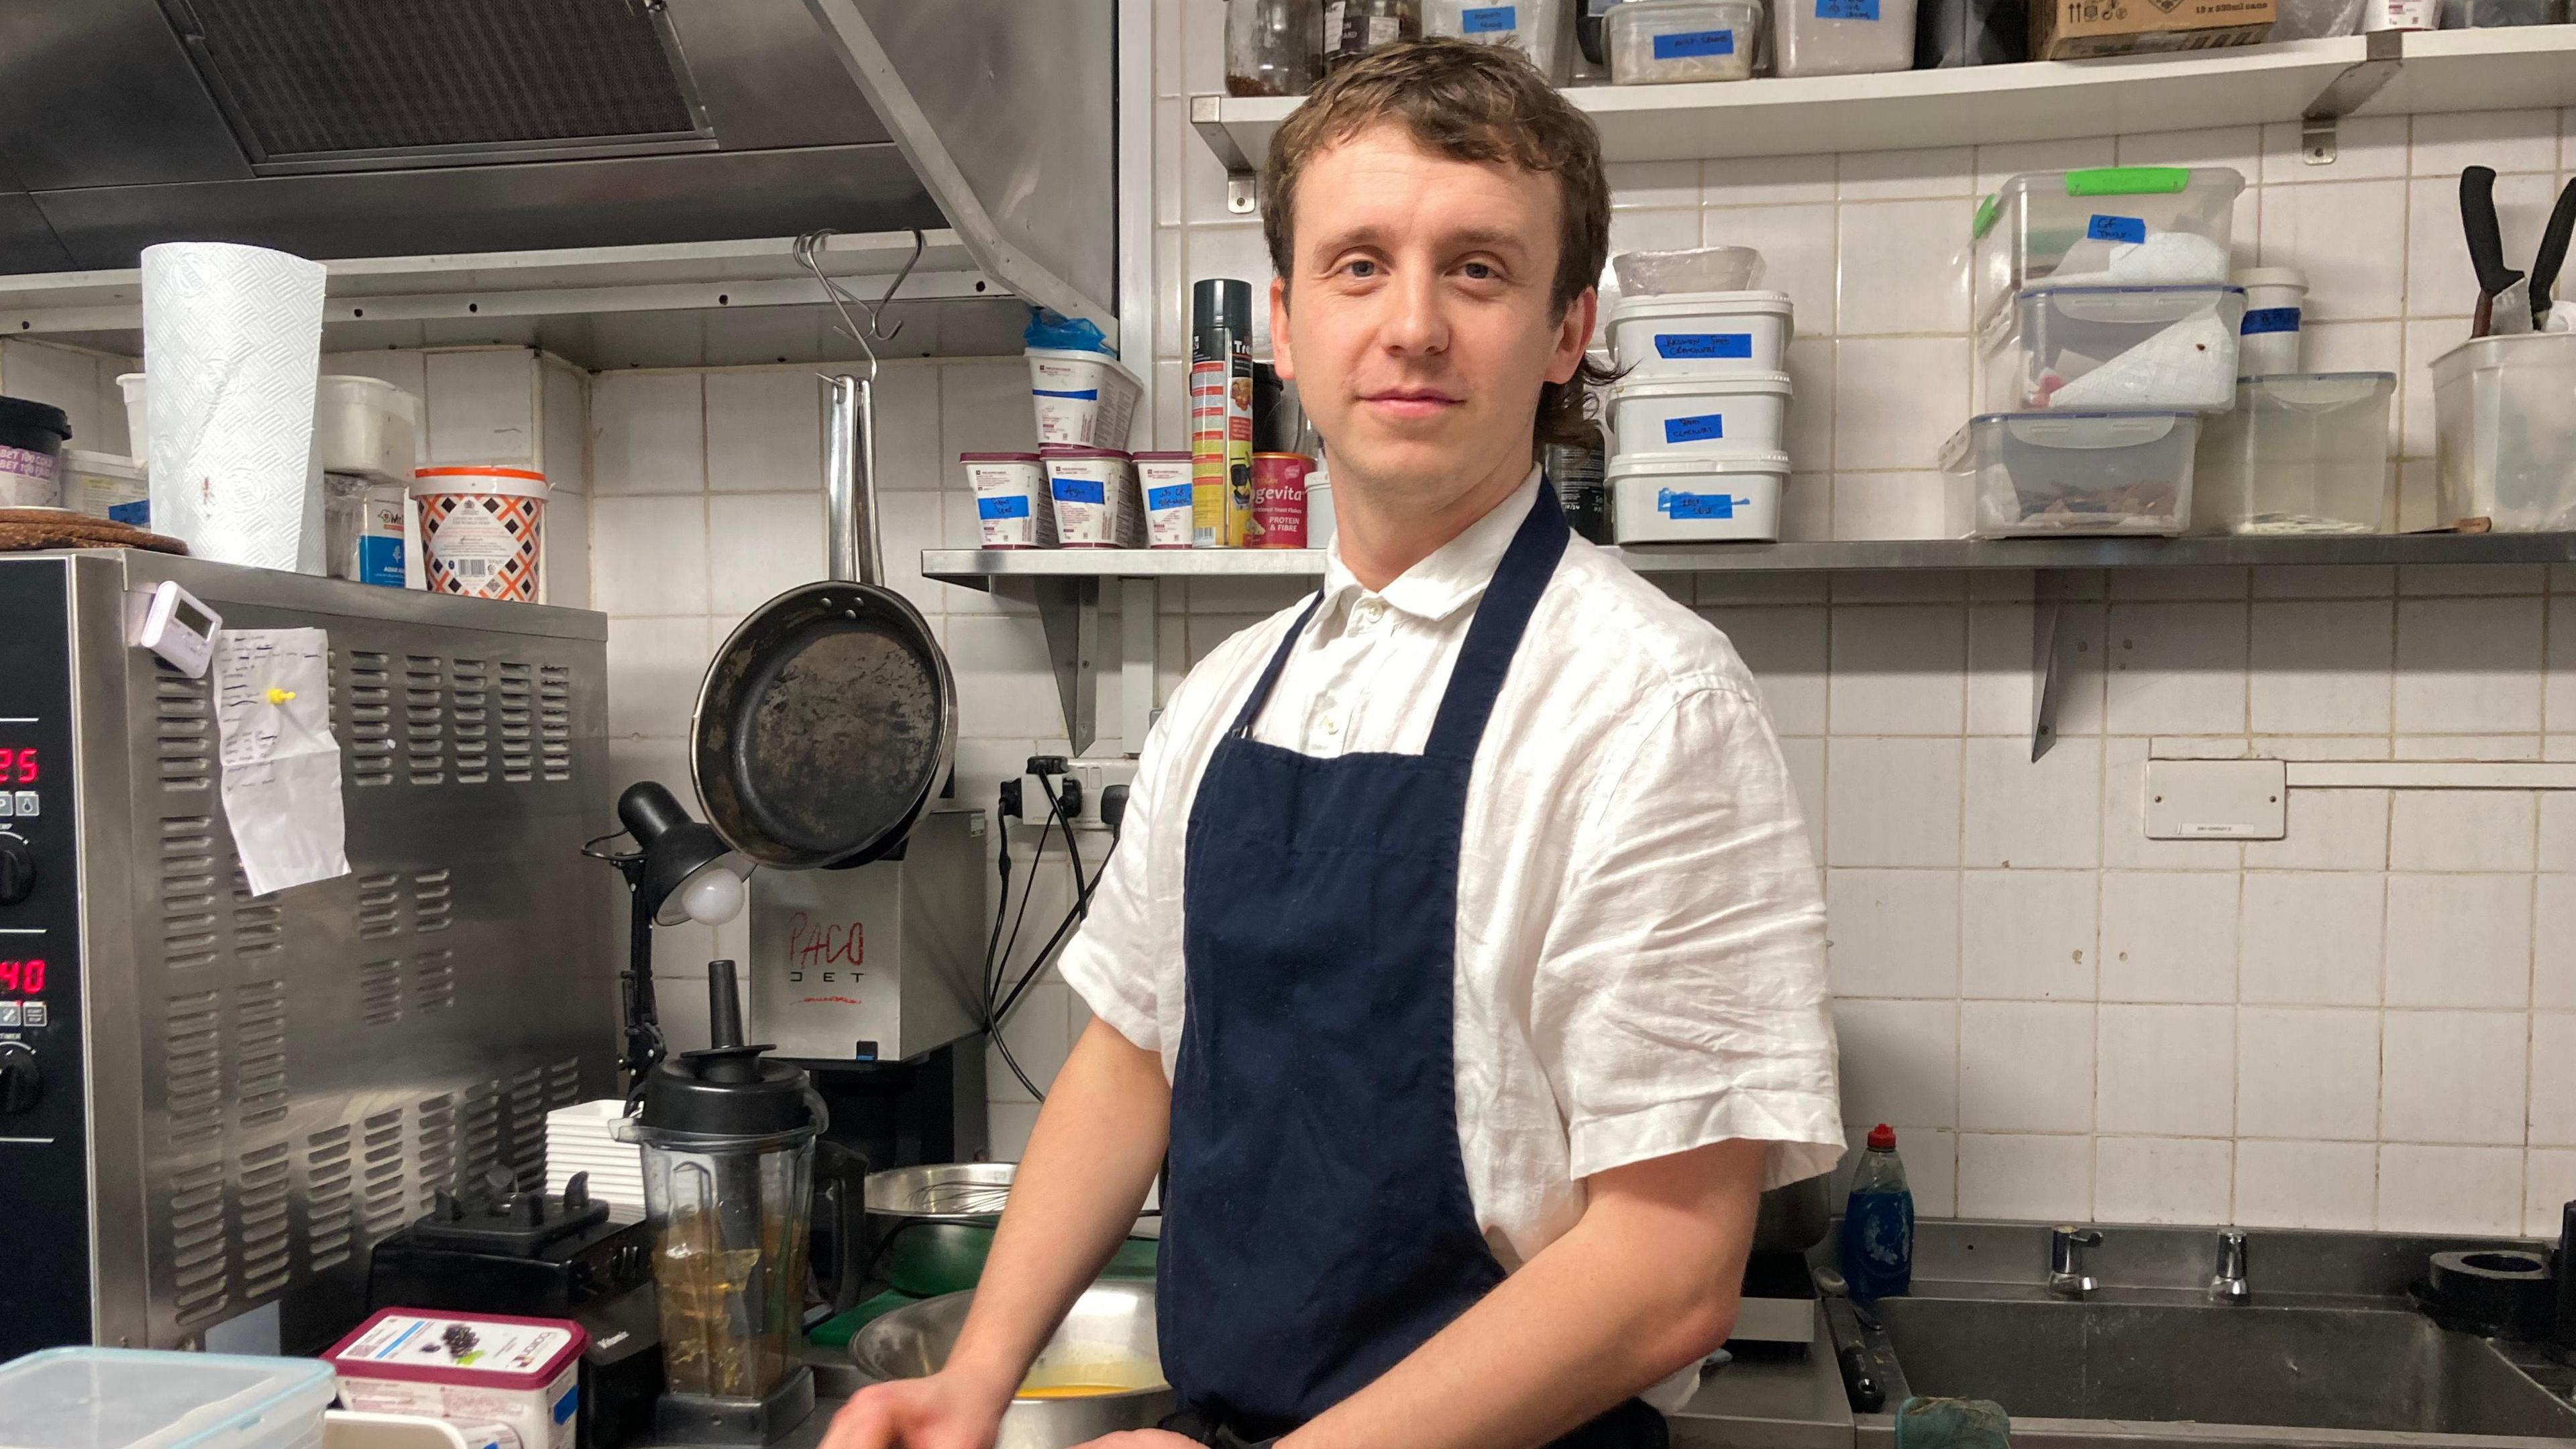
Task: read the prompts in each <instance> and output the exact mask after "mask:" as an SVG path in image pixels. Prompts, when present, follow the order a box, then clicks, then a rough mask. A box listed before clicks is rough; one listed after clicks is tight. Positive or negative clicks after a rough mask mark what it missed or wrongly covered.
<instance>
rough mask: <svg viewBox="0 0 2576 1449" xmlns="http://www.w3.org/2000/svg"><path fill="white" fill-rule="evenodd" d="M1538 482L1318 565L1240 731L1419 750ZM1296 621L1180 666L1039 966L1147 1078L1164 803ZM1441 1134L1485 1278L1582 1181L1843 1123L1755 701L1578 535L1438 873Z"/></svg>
mask: <svg viewBox="0 0 2576 1449" xmlns="http://www.w3.org/2000/svg"><path fill="white" fill-rule="evenodd" d="M1540 486H1541V484H1540V481H1539V476H1538V473H1537V471H1536V470H1535V469H1533V470H1532V471H1531V475H1530V478H1529V480H1528V481H1527V482H1526V483H1524V484H1523V485H1522V487H1521V488H1520V490H1519V491H1518V492H1516V493H1515V494H1513V495H1512V496H1511V497H1510V498H1509V499H1507V500H1505V501H1504V502H1503V503H1502V504H1501V505H1499V506H1497V507H1496V508H1495V509H1494V511H1493V512H1491V513H1489V514H1487V515H1486V516H1485V517H1484V518H1483V519H1481V520H1480V521H1478V522H1477V523H1475V524H1474V525H1472V526H1470V527H1469V528H1468V529H1467V530H1466V531H1465V532H1464V533H1462V534H1460V535H1459V536H1458V537H1457V538H1455V539H1453V540H1451V541H1450V542H1449V543H1448V544H1447V545H1445V546H1444V547H1442V548H1441V549H1440V550H1439V551H1437V552H1435V553H1433V554H1432V555H1431V556H1430V557H1428V558H1426V559H1424V560H1423V561H1422V562H1420V563H1419V564H1416V565H1415V566H1414V567H1413V568H1411V569H1409V570H1407V571H1406V572H1405V573H1404V575H1403V576H1402V577H1400V578H1398V579H1395V580H1394V581H1392V582H1391V583H1389V584H1388V585H1387V587H1386V588H1385V589H1384V590H1383V591H1379V592H1374V593H1373V592H1371V591H1369V590H1367V589H1364V588H1362V587H1361V586H1360V584H1359V582H1358V580H1356V579H1355V578H1353V577H1352V575H1351V573H1350V572H1349V570H1347V569H1345V568H1344V567H1343V566H1342V562H1341V556H1340V554H1339V553H1338V551H1336V552H1335V553H1334V554H1333V556H1332V558H1331V561H1330V564H1329V565H1328V569H1327V572H1326V574H1325V579H1324V598H1323V603H1322V606H1321V607H1320V608H1318V609H1317V610H1316V614H1315V618H1314V620H1313V622H1312V623H1311V625H1310V626H1309V627H1308V629H1307V630H1306V632H1305V633H1304V634H1303V635H1302V636H1301V637H1300V638H1299V640H1298V642H1297V644H1296V646H1295V649H1294V651H1293V652H1292V653H1291V654H1290V656H1289V660H1288V664H1287V667H1286V669H1285V670H1284V671H1283V672H1282V673H1281V675H1280V679H1279V683H1278V686H1277V688H1276V689H1275V690H1274V691H1273V692H1272V694H1271V697H1270V700H1269V702H1268V704H1267V706H1266V707H1265V708H1264V709H1263V710H1262V712H1261V716H1260V718H1259V720H1258V722H1257V723H1256V724H1255V726H1254V729H1253V733H1254V735H1255V736H1256V737H1257V738H1259V739H1261V740H1262V741H1264V742H1266V743H1269V744H1274V745H1279V746H1282V747H1285V748H1288V749H1292V750H1298V751H1301V752H1303V753H1305V754H1308V755H1315V756H1332V755H1339V754H1343V753H1346V752H1353V751H1392V752H1399V753H1409V754H1419V753H1421V751H1422V748H1423V745H1424V743H1425V741H1427V740H1428V738H1429V737H1430V732H1431V722H1432V718H1433V716H1434V715H1435V714H1436V713H1437V712H1438V709H1439V705H1440V700H1441V697H1442V694H1443V693H1444V691H1446V689H1447V688H1448V683H1449V672H1450V669H1451V667H1452V666H1453V665H1454V664H1455V662H1456V660H1457V657H1458V651H1459V647H1460V645H1461V644H1462V643H1463V642H1464V641H1465V639H1466V635H1467V626H1468V623H1469V621H1470V620H1472V619H1473V618H1474V616H1475V611H1476V604H1477V602H1478V600H1479V599H1480V598H1481V597H1482V595H1483V592H1484V589H1485V585H1486V583H1487V582H1488V581H1489V580H1490V579H1491V578H1492V577H1493V573H1494V568H1495V566H1496V565H1497V564H1498V563H1499V562H1500V561H1501V559H1502V555H1503V550H1504V548H1505V547H1506V546H1507V545H1508V544H1509V543H1510V541H1511V538H1512V535H1513V533H1514V532H1515V531H1516V530H1517V529H1518V528H1519V527H1520V525H1521V522H1522V520H1523V519H1524V518H1525V517H1526V516H1527V515H1528V513H1529V509H1530V505H1531V504H1532V502H1533V501H1534V500H1535V499H1536V497H1537V490H1538V488H1539V487H1540ZM1302 608H1303V603H1302V601H1301V603H1300V604H1299V605H1298V606H1296V607H1293V608H1290V609H1287V610H1284V611H1282V612H1281V613H1279V614H1277V615H1275V616H1273V617H1271V618H1270V619H1268V620H1266V621H1264V622H1262V623H1261V624H1258V625H1256V626H1254V627H1252V628H1249V629H1246V630H1244V631H1243V632H1242V633H1240V634H1237V635H1235V636H1234V637H1233V638H1232V639H1229V640H1227V641H1226V642H1225V643H1224V644H1223V645H1221V646H1219V647H1218V648H1217V650H1216V651H1215V652H1214V653H1213V654H1211V655H1209V656H1208V657H1207V658H1206V659H1205V660H1204V661H1202V662H1201V663H1200V664H1199V665H1198V667H1197V668H1195V669H1193V670H1191V671H1190V673H1189V676H1188V678H1186V679H1185V680H1183V681H1182V683H1181V684H1180V686H1179V687H1178V688H1177V689H1176V690H1174V691H1173V693H1172V696H1171V699H1170V702H1169V704H1168V706H1167V707H1166V708H1165V710H1164V711H1163V715H1162V718H1161V719H1160V720H1159V721H1158V722H1157V723H1156V725H1155V728H1154V730H1153V732H1152V734H1151V735H1150V737H1149V738H1148V739H1147V741H1146V745H1145V750H1144V754H1143V756H1142V758H1141V760H1140V761H1139V764H1138V771H1137V777H1136V783H1135V785H1134V787H1133V790H1132V792H1131V794H1130V797H1129V803H1128V809H1127V816H1126V820H1125V823H1124V830H1123V837H1122V839H1121V841H1120V843H1119V845H1118V847H1117V850H1116V853H1115V854H1113V855H1112V856H1111V857H1110V861H1109V864H1108V866H1107V875H1106V877H1105V879H1104V880H1103V881H1102V882H1101V884H1100V887H1099V889H1098V892H1097V894H1096V895H1095V896H1094V898H1093V900H1092V904H1091V912H1090V917H1089V919H1088V920H1087V921H1086V922H1085V924H1084V925H1083V927H1082V929H1081V931H1080V932H1079V933H1078V934H1077V935H1076V936H1075V937H1074V939H1073V940H1072V941H1071V942H1070V943H1069V944H1068V945H1067V947H1066V949H1065V952H1064V955H1063V958H1062V970H1063V973H1064V976H1065V978H1066V979H1067V980H1068V981H1070V982H1071V983H1072V985H1073V987H1074V989H1075V990H1076V991H1078V992H1080V993H1081V995H1082V998H1083V1000H1084V1001H1085V1002H1087V1003H1088V1004H1089V1005H1090V1007H1091V1010H1092V1012H1093V1014H1095V1015H1097V1016H1098V1017H1099V1018H1100V1019H1101V1020H1103V1021H1106V1022H1107V1023H1109V1024H1110V1026H1112V1027H1114V1028H1115V1029H1116V1030H1117V1031H1118V1032H1119V1033H1121V1034H1122V1035H1124V1036H1125V1037H1127V1039H1128V1040H1130V1041H1132V1042H1134V1043H1136V1044H1137V1045H1138V1046H1140V1047H1143V1048H1145V1049H1147V1050H1149V1051H1156V1052H1159V1053H1160V1054H1161V1056H1162V1059H1163V1071H1164V1075H1165V1076H1166V1077H1167V1078H1168V1077H1170V1076H1171V1075H1172V1072H1173V1069H1174V1061H1175V1055H1176V1053H1177V1052H1178V1051H1179V1049H1180V1042H1181V1018H1182V1003H1183V992H1182V972H1183V966H1182V960H1181V881H1182V854H1183V848H1184V841H1185V837H1186V836H1187V833H1188V824H1189V815H1190V806H1191V802H1192V800H1193V798H1194V796H1195V793H1196V791H1197V788H1198V782H1199V779H1200V776H1201V774H1202V773H1203V772H1204V771H1205V769H1206V766H1207V763H1208V758H1209V756H1210V754H1211V753H1212V752H1213V751H1214V750H1215V748H1216V744H1217V741H1218V739H1219V738H1220V737H1221V736H1223V735H1224V733H1225V731H1226V729H1227V728H1228V727H1229V726H1230V725H1231V724H1232V723H1233V720H1234V717H1235V714H1236V713H1237V712H1238V711H1239V710H1240V709H1241V708H1242V706H1243V701H1244V699H1245V698H1246V697H1247V696H1248V695H1249V693H1250V692H1251V689H1252V686H1253V684H1254V682H1255V681H1256V680H1257V679H1258V678H1259V676H1260V674H1261V671H1262V669H1263V667H1264V666H1265V665H1266V664H1267V663H1268V662H1269V659H1270V656H1271V654H1272V652H1273V651H1274V650H1275V649H1276V648H1277V647H1278V644H1279V641H1280V638H1281V636H1282V635H1283V634H1284V633H1285V631H1286V630H1287V629H1288V628H1289V627H1291V626H1292V625H1293V624H1294V623H1295V622H1296V618H1297V615H1298V613H1299V612H1300V611H1301V610H1302ZM1455 969H1456V990H1455V998H1454V1000H1455V1011H1454V1020H1455V1032H1456V1041H1455V1060H1456V1075H1457V1096H1458V1109H1457V1111H1458V1139H1459V1147H1460V1150H1461V1156H1462V1157H1463V1159H1464V1162H1465V1165H1466V1174H1467V1187H1468V1191H1469V1194H1470V1196H1471V1198H1472V1200H1473V1202H1474V1205H1475V1212H1476V1216H1477V1219H1478V1222H1479V1225H1480V1226H1481V1227H1482V1228H1483V1229H1484V1232H1485V1236H1486V1239H1487V1241H1488V1242H1490V1243H1491V1244H1493V1246H1494V1249H1495V1252H1496V1255H1497V1256H1498V1257H1500V1258H1501V1260H1502V1262H1503V1264H1504V1266H1505V1267H1506V1268H1514V1267H1517V1266H1519V1265H1520V1264H1521V1263H1524V1262H1527V1261H1528V1260H1529V1259H1530V1258H1531V1257H1532V1256H1534V1255H1536V1254H1537V1252H1538V1251H1539V1250H1540V1249H1541V1248H1544V1247H1546V1246H1547V1245H1548V1244H1549V1243H1550V1242H1552V1241H1554V1240H1555V1239H1556V1238H1557V1237H1558V1236H1559V1235H1560V1234H1562V1233H1564V1232H1565V1231H1566V1230H1567V1229H1568V1228H1570V1227H1572V1226H1573V1225H1574V1222H1575V1220H1576V1219H1577V1218H1579V1217H1581V1216H1582V1213H1583V1205H1584V1189H1583V1179H1584V1178H1585V1177H1587V1176H1589V1175H1590V1174H1592V1173H1596V1172H1600V1171H1603V1170H1605V1169H1608V1168H1613V1167H1619V1166H1622V1165H1625V1164H1627V1163H1631V1162H1639V1161H1644V1160H1647V1159H1650V1158H1655V1157H1662V1156H1667V1155H1669V1154H1672V1153H1677V1152H1683V1151H1687V1150H1689V1149H1691V1148H1694V1147H1700V1146H1705V1145H1707V1144H1709V1143H1712V1142H1719V1141H1724V1140H1726V1139H1729V1138H1747V1139H1754V1140H1760V1141H1765V1142H1769V1143H1771V1144H1773V1146H1772V1149H1771V1157H1770V1166H1769V1171H1768V1174H1767V1181H1766V1184H1765V1185H1766V1186H1777V1185H1778V1184H1781V1183H1784V1182H1793V1181H1796V1180H1798V1179H1800V1178H1804V1177H1808V1176H1812V1175H1814V1174H1816V1173H1820V1172H1824V1171H1827V1170H1829V1169H1830V1168H1832V1166H1833V1165H1834V1162H1835V1160H1836V1159H1837V1158H1839V1157H1840V1156H1841V1155H1842V1150H1843V1129H1842V1118H1841V1112H1840V1108H1839V1105H1838V1101H1837V1090H1836V1085H1835V1060H1834V1034H1833V1021H1832V1017H1831V1014H1830V1010H1829V996H1828V993H1827V990H1826V985H1825V912H1824V903H1823V899H1822V896H1821V893H1820V892H1819V889H1818V886H1817V879H1816V869H1815V860H1814V856H1813V854H1812V853H1811V852H1810V849H1809V846H1808V843H1807V835H1806V828H1805V825H1804V823H1803V822H1802V821H1801V819H1800V816H1799V811H1798V803H1797V799H1796V797H1795V796H1794V795H1793V794H1792V792H1791V788H1790V783H1789V773H1788V770H1787V768H1786V767H1785V766H1784V765H1783V764H1782V762H1781V758H1780V749H1779V744H1778V742H1777V740H1776V739H1775V738H1774V737H1773V735H1772V733H1771V726H1770V722H1769V721H1768V720H1767V719H1766V718H1765V717H1764V715H1763V713H1762V707H1761V703H1760V701H1759V699H1758V697H1757V695H1756V693H1755V689H1754V684H1753V679H1752V677H1751V675H1749V674H1748V673H1747V672H1746V671H1745V668H1744V663H1743V661H1742V660H1740V659H1738V658H1737V657H1736V654H1735V650H1734V648H1733V646H1731V645H1729V644H1728V643H1727V642H1726V638H1725V636H1724V635H1722V634H1720V633H1719V632H1718V631H1717V630H1716V629H1715V628H1713V627H1711V626H1710V625H1709V624H1708V622H1707V621H1705V620H1703V619H1701V618H1699V617H1698V616H1697V615H1695V614H1693V613H1691V612H1690V611H1689V610H1688V609H1685V608H1683V607H1682V606H1681V605H1679V604H1677V603H1675V602H1673V601H1672V600H1671V599H1670V598H1668V597H1666V596H1665V595H1664V593H1663V592H1662V591H1661V590H1658V589H1657V588H1655V587H1654V586H1653V585H1652V584H1649V583H1647V582H1646V581H1645V580H1643V579H1641V578H1639V577H1638V576H1637V575H1636V574H1634V573H1633V572H1631V571H1629V569H1628V568H1627V567H1626V566H1625V565H1624V564H1622V563H1620V562H1619V560H1618V559H1617V557H1616V556H1615V555H1613V554H1611V553H1609V552H1607V551H1605V550H1602V549H1599V548H1596V547H1594V546H1593V545H1591V544H1589V543H1586V542H1584V541H1583V540H1582V539H1580V538H1575V539H1570V540H1568V541H1567V543H1566V549H1565V556H1564V558H1563V560H1562V561H1561V562H1560V563H1559V564H1558V565H1557V569H1556V573H1555V575H1554V577H1553V578H1552V579H1551V580H1550V581H1549V583H1548V585H1547V588H1546V590H1545V592H1544V593H1543V594H1542V595H1541V596H1540V599H1539V602H1538V606H1537V611H1536V613H1535V614H1534V615H1533V617H1532V618H1531V620H1530V624H1529V629H1528V632H1527V633H1526V634H1525V635H1524V636H1523V638H1522V640H1521V645H1520V649H1519V652H1518V653H1517V654H1516V655H1515V656H1514V658H1513V660H1512V664H1511V669H1510V672H1509V674H1508V676H1507V677H1506V678H1505V680H1504V682H1503V687H1502V693H1501V696H1500V697H1499V698H1498V699H1497V700H1496V701H1495V704H1494V711H1493V716H1492V719H1491V721H1490V723H1489V724H1488V725H1487V727H1486V730H1485V737H1484V740H1483V743H1482V744H1481V745H1480V747H1479V748H1478V750H1477V752H1476V761H1475V767H1474V772H1473V775H1472V777H1471V779H1470V782H1469V785H1468V789H1467V804H1466V824H1465V839H1464V841H1463V842H1462V848H1461V851H1460V856H1459V864H1458V929H1457V960H1456V967H1455Z"/></svg>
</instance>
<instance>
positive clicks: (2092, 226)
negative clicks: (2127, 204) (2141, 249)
mask: <svg viewBox="0 0 2576 1449" xmlns="http://www.w3.org/2000/svg"><path fill="white" fill-rule="evenodd" d="M2084 235H2086V236H2087V237H2090V238H2091V239H2093V240H2094V241H2106V242H2128V243H2129V244H2131V245H2132V246H2134V245H2136V244H2137V243H2139V242H2143V241H2145V240H2146V239H2147V223H2146V219H2145V218H2144V217H2136V216H2096V217H2094V218H2093V219H2092V220H2091V221H2090V222H2087V223H2086V224H2085V227H2084Z"/></svg>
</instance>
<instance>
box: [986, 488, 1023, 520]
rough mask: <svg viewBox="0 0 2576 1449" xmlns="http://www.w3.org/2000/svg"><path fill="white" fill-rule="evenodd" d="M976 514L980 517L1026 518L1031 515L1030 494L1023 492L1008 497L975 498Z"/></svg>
mask: <svg viewBox="0 0 2576 1449" xmlns="http://www.w3.org/2000/svg"><path fill="white" fill-rule="evenodd" d="M975 516H976V517H978V518H1026V517H1028V516H1029V500H1028V495H1027V494H1024V493H1023V494H1014V495H1010V496H1007V497H986V498H978V499H976V500H975Z"/></svg>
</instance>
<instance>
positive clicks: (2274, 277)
mask: <svg viewBox="0 0 2576 1449" xmlns="http://www.w3.org/2000/svg"><path fill="white" fill-rule="evenodd" d="M2227 280H2229V281H2230V282H2233V283H2235V284H2236V285H2237V286H2240V287H2244V288H2247V289H2249V290H2251V289H2252V288H2255V287H2296V288H2298V289H2299V290H2300V291H2302V292H2304V291H2306V290H2307V289H2308V274H2307V273H2305V272H2303V271H2300V270H2299V269H2298V268H2296V267H2247V268H2246V269H2245V270H2243V271H2241V272H2236V273H2232V274H2231V275H2230V276H2229V277H2228V278H2227Z"/></svg>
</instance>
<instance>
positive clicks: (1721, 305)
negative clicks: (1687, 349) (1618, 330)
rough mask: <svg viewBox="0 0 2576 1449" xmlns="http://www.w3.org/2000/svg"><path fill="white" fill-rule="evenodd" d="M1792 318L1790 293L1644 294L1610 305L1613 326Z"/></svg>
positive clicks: (1621, 299) (1625, 298) (1624, 298)
mask: <svg viewBox="0 0 2576 1449" xmlns="http://www.w3.org/2000/svg"><path fill="white" fill-rule="evenodd" d="M1712 314H1714V315H1719V316H1732V317H1782V318H1785V317H1788V316H1789V315H1791V308H1790V306H1789V294H1788V293H1786V292H1774V291H1757V292H1644V293H1639V294H1638V295H1636V296H1634V297H1621V298H1620V299H1619V300H1618V301H1616V302H1613V303H1611V304H1610V325H1611V326H1613V327H1616V326H1618V325H1619V324H1620V323H1622V322H1630V321H1634V320H1636V319H1638V318H1640V317H1705V316H1710V315H1712Z"/></svg>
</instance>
